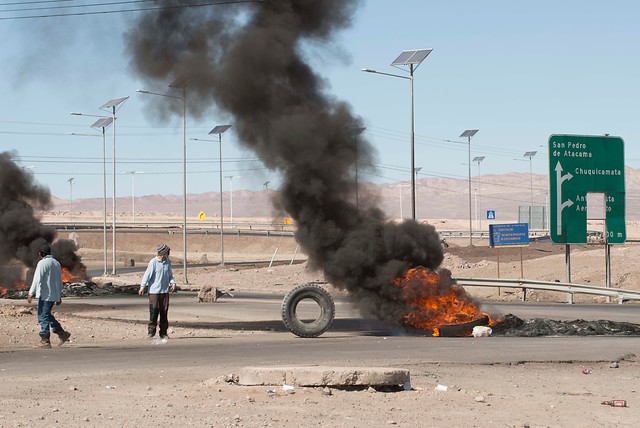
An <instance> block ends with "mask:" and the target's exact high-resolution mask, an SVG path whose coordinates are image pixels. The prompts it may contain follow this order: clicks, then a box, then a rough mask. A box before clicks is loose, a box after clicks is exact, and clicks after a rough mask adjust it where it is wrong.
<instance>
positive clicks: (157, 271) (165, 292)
mask: <svg viewBox="0 0 640 428" xmlns="http://www.w3.org/2000/svg"><path fill="white" fill-rule="evenodd" d="M157 250H158V255H157V256H156V257H154V258H153V259H151V261H150V262H149V265H148V266H147V270H146V271H145V273H144V276H143V277H142V282H141V283H140V289H139V290H138V294H139V295H141V296H142V295H143V294H144V292H145V289H147V288H148V293H149V329H148V334H147V337H153V336H155V335H156V327H157V326H158V316H159V317H160V338H161V339H168V338H169V336H167V330H168V329H169V319H168V317H167V315H168V313H169V292H171V293H173V292H174V291H175V290H176V282H175V280H174V279H173V271H172V270H171V262H170V261H169V254H170V252H171V249H170V248H169V247H168V246H167V245H166V244H160V245H158V249H157Z"/></svg>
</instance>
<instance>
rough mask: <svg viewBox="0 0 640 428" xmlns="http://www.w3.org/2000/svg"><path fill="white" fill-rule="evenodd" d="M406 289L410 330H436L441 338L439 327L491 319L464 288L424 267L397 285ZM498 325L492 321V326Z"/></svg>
mask: <svg viewBox="0 0 640 428" xmlns="http://www.w3.org/2000/svg"><path fill="white" fill-rule="evenodd" d="M393 283H394V284H395V285H399V286H401V287H402V289H403V292H402V297H403V299H404V301H405V305H406V308H407V312H406V313H405V314H404V315H403V319H402V321H403V323H404V324H405V325H407V326H411V327H415V328H419V329H423V330H433V335H434V336H439V335H440V331H439V327H441V326H444V325H457V324H464V323H468V322H471V321H475V320H477V319H478V318H482V317H485V316H487V317H488V315H487V314H485V313H484V312H482V311H480V309H479V308H478V304H477V303H476V302H474V301H473V299H472V298H471V296H470V295H469V294H468V293H467V292H466V291H465V290H464V289H463V288H462V287H460V286H458V285H455V284H453V285H452V284H450V282H449V280H448V279H445V278H442V277H440V275H438V274H437V273H436V272H434V271H432V270H430V269H426V268H423V267H418V268H413V269H409V270H408V271H407V273H406V274H405V275H404V276H403V277H401V278H397V279H395V280H394V281H393ZM494 323H495V321H493V320H491V318H490V317H489V325H492V324H494Z"/></svg>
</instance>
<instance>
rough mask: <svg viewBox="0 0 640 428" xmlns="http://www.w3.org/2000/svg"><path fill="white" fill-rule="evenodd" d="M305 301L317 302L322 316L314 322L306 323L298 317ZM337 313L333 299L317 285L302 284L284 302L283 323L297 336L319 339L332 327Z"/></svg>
mask: <svg viewBox="0 0 640 428" xmlns="http://www.w3.org/2000/svg"><path fill="white" fill-rule="evenodd" d="M304 299H311V300H313V301H315V302H316V303H317V304H318V306H319V307H320V316H318V318H317V319H315V320H314V321H312V322H304V321H302V320H300V319H299V318H298V316H297V315H296V309H297V307H298V304H299V303H300V302H301V301H302V300H304ZM335 313H336V305H335V303H334V302H333V297H331V294H329V293H328V292H327V290H325V289H324V288H322V287H320V286H319V285H317V284H302V285H298V286H297V287H295V288H294V289H293V290H291V291H290V292H289V293H288V294H287V295H286V296H285V297H284V299H283V300H282V322H284V325H285V326H286V327H287V328H288V329H289V330H290V331H291V332H292V333H293V334H295V335H296V336H300V337H318V336H320V335H321V334H322V333H324V332H325V331H327V330H328V329H329V327H331V323H332V322H333V318H334V316H335Z"/></svg>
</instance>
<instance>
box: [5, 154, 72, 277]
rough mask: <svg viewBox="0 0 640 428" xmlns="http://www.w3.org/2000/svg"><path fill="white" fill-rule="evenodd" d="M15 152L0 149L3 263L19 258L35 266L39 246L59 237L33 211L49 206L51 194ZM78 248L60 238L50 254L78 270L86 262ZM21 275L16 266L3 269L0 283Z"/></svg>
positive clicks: (27, 264)
mask: <svg viewBox="0 0 640 428" xmlns="http://www.w3.org/2000/svg"><path fill="white" fill-rule="evenodd" d="M14 155H15V154H14V153H10V152H2V153H0V266H5V265H7V264H8V263H10V262H12V261H14V260H18V261H20V262H22V264H23V265H24V266H25V267H28V268H32V267H35V265H36V264H37V263H38V261H39V260H40V257H39V256H38V250H40V248H41V247H42V245H43V244H45V243H49V244H52V243H53V242H54V240H55V238H56V230H55V228H53V227H51V226H46V225H43V224H42V223H41V222H40V220H38V218H37V217H36V215H35V212H34V210H35V209H38V210H46V209H48V208H49V207H50V205H51V194H50V193H49V190H48V189H47V188H45V187H43V186H41V185H40V184H38V183H36V182H35V180H34V178H33V175H32V174H31V173H29V172H27V171H25V170H24V169H23V168H21V167H20V166H19V165H17V164H16V163H15V162H14V160H13V157H14ZM76 250H77V248H76V245H75V243H74V242H73V241H68V240H58V241H56V242H55V243H53V245H52V247H51V254H52V255H53V257H55V258H56V259H57V260H58V261H59V262H60V264H61V265H62V266H64V267H65V268H67V269H69V270H70V271H77V269H79V268H82V269H84V265H82V262H81V261H80V256H78V255H77V254H76V253H75V251H76ZM20 276H21V274H18V273H17V272H16V271H15V269H11V268H4V269H0V285H4V286H10V285H11V284H12V282H13V281H14V280H16V279H20V278H19V277H20Z"/></svg>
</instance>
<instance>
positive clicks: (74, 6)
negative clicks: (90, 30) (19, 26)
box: [0, 0, 155, 12]
mask: <svg viewBox="0 0 640 428" xmlns="http://www.w3.org/2000/svg"><path fill="white" fill-rule="evenodd" d="M153 1H155V0H128V1H116V2H107V3H93V4H72V5H69V6H40V7H25V8H21V9H9V10H5V11H0V12H26V11H31V10H56V9H77V8H87V7H100V6H117V5H122V4H132V3H150V2H153ZM27 4H34V3H24V5H27ZM2 6H8V5H2Z"/></svg>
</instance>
